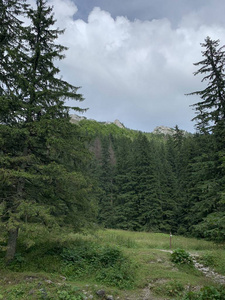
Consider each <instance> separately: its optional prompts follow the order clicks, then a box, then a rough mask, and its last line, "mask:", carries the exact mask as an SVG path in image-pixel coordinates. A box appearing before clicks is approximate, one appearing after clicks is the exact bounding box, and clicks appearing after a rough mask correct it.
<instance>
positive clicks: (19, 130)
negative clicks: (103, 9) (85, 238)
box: [0, 0, 93, 261]
mask: <svg viewBox="0 0 225 300" xmlns="http://www.w3.org/2000/svg"><path fill="white" fill-rule="evenodd" d="M11 3H12V6H11V7H10V9H11V8H12V16H15V14H16V12H18V11H17V6H16V5H17V4H16V1H14V2H11ZM17 3H18V2H17ZM36 5H37V7H36V9H32V8H30V7H27V6H24V9H25V10H24V11H23V12H24V13H26V14H27V16H28V17H29V19H30V21H31V25H30V26H28V27H25V26H23V27H20V31H19V33H20V35H19V37H18V38H17V39H16V37H15V36H16V34H14V35H11V38H12V42H11V44H12V45H14V44H15V45H16V49H23V51H19V52H18V53H17V54H15V53H16V52H15V51H14V49H13V46H11V44H8V46H7V47H8V49H9V52H10V51H11V49H12V53H13V58H10V61H11V62H12V64H13V65H15V68H11V71H10V70H9V69H8V68H6V64H5V62H6V58H5V59H4V60H3V62H2V64H1V68H2V69H3V73H2V74H3V78H2V79H1V87H2V95H1V104H2V106H1V111H0V124H1V125H0V129H1V130H0V133H1V136H0V143H1V146H2V147H1V148H2V151H1V153H0V159H1V173H0V176H1V178H2V182H4V184H2V185H1V189H2V193H1V196H0V197H1V198H0V199H1V210H2V218H1V221H2V222H3V223H4V224H5V228H6V229H7V232H8V237H9V238H8V250H7V254H6V260H7V261H10V260H12V259H13V257H14V255H15V251H16V241H17V236H18V230H19V228H21V226H22V224H24V223H26V222H31V223H32V222H33V223H36V222H42V223H44V224H46V225H48V224H49V226H52V225H51V224H53V223H54V224H59V225H60V226H64V225H68V226H73V228H74V229H79V228H80V227H81V226H83V225H84V223H85V222H86V220H87V218H86V217H85V216H89V217H90V220H91V216H92V208H93V205H92V203H93V202H92V198H91V193H90V186H91V184H90V182H89V179H88V177H87V176H86V175H85V174H84V172H83V171H82V169H83V167H84V161H85V160H86V158H87V156H88V154H85V153H87V151H86V150H85V148H84V143H81V139H82V137H81V136H80V133H79V130H78V129H77V127H76V125H73V124H70V117H69V109H70V108H69V107H67V106H66V105H65V100H66V99H67V98H70V99H74V100H76V101H82V100H83V98H82V95H81V94H78V93H77V89H78V88H77V87H74V86H73V85H71V84H69V83H67V82H66V81H64V80H62V79H61V78H60V77H59V76H58V73H59V71H60V70H59V69H58V68H57V67H56V66H55V64H54V63H55V60H57V59H58V60H61V59H63V58H64V55H63V52H64V51H65V50H66V48H65V47H64V46H61V45H57V44H56V43H55V41H56V39H57V37H58V35H59V34H62V33H63V31H60V30H58V29H54V27H53V26H54V24H55V20H54V18H53V13H52V8H51V7H48V6H47V2H46V1H44V0H37V1H36ZM21 7H22V6H21ZM4 9H7V7H6V3H4ZM6 17H7V14H5V15H3V21H5V22H8V21H7V19H6ZM11 22H12V24H11V25H12V26H11V27H12V28H13V27H14V26H15V27H16V26H17V25H18V24H20V25H21V23H20V22H19V23H17V19H15V18H13V17H12V18H11ZM2 53H5V51H4V50H3V51H2ZM10 53H11V52H10ZM8 75H9V76H8ZM7 78H9V80H10V82H13V85H12V86H11V89H10V90H9V89H8V86H9V85H10V82H8V81H7V80H8V79H7ZM73 109H74V110H78V111H80V108H79V107H73ZM82 152H83V153H82Z"/></svg>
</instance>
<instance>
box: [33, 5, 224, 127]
mask: <svg viewBox="0 0 225 300" xmlns="http://www.w3.org/2000/svg"><path fill="white" fill-rule="evenodd" d="M30 1H33V0H30ZM49 4H50V5H53V6H54V13H55V18H56V19H57V26H59V27H60V28H65V29H66V30H65V33H64V35H62V36H61V37H60V43H61V44H63V45H65V46H68V47H69V50H68V51H67V52H66V59H64V60H63V61H62V62H60V64H59V66H60V69H61V71H62V72H61V73H62V76H63V78H64V79H65V80H67V81H69V82H70V83H72V84H74V85H75V86H81V88H80V90H79V92H80V93H82V94H83V96H84V98H85V101H84V102H83V103H82V104H81V106H82V107H88V108H89V109H88V111H87V112H86V113H85V114H84V116H85V117H87V118H93V119H95V120H97V121H114V120H115V119H119V120H120V121H121V122H122V123H123V124H124V125H125V126H126V127H128V128H131V129H137V130H142V131H147V132H151V131H153V129H154V128H155V127H156V126H159V125H164V126H168V127H174V126H175V125H178V126H179V127H180V129H184V130H187V131H191V132H194V122H192V121H191V119H192V118H193V117H194V111H193V110H192V108H191V107H190V105H191V104H192V103H195V102H197V101H198V98H196V97H193V96H185V94H186V93H189V92H193V91H196V90H199V89H203V88H204V86H203V84H202V83H201V78H200V77H199V76H194V75H193V72H194V71H196V67H195V66H193V63H194V62H198V61H200V60H201V59H202V56H201V51H202V50H203V48H201V46H200V43H203V42H204V39H205V38H206V37H207V36H210V37H211V38H212V39H220V41H221V45H223V44H225V18H224V15H225V1H224V0H50V1H49ZM57 64H58V63H57Z"/></svg>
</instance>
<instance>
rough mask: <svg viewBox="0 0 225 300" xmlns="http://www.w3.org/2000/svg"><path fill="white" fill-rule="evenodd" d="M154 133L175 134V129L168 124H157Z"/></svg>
mask: <svg viewBox="0 0 225 300" xmlns="http://www.w3.org/2000/svg"><path fill="white" fill-rule="evenodd" d="M153 133H154V134H164V135H174V133H175V129H173V128H170V127H166V126H157V127H156V128H155V129H154V130H153Z"/></svg>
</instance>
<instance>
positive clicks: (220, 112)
mask: <svg viewBox="0 0 225 300" xmlns="http://www.w3.org/2000/svg"><path fill="white" fill-rule="evenodd" d="M201 46H202V47H204V48H205V50H204V51H202V56H203V57H204V59H203V60H202V61H200V62H197V63H195V64H194V65H195V66H200V68H199V69H198V71H196V72H195V73H194V75H198V74H203V75H204V77H203V79H202V82H204V81H206V82H208V84H207V87H206V88H205V89H204V90H202V91H196V92H193V93H190V94H189V95H198V96H200V98H201V99H202V101H200V102H198V103H196V104H194V105H193V107H194V108H195V111H196V114H197V115H196V117H195V118H194V119H193V120H196V121H197V129H198V130H199V131H200V132H203V133H206V132H215V131H216V130H218V128H219V130H220V132H221V130H222V132H223V133H224V122H225V74H224V64H225V51H224V47H225V46H222V47H220V48H218V47H219V40H212V39H211V38H210V37H207V38H206V39H205V43H202V44H201Z"/></svg>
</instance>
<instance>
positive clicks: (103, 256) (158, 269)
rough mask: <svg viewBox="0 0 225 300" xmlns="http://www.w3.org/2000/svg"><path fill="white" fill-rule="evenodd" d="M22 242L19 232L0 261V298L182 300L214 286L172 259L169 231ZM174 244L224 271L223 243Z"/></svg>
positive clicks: (180, 241)
mask: <svg viewBox="0 0 225 300" xmlns="http://www.w3.org/2000/svg"><path fill="white" fill-rule="evenodd" d="M39 236H41V235H39ZM24 240H26V239H25V237H24V236H23V235H21V236H20V241H19V247H18V254H17V256H16V258H15V260H14V262H13V263H12V264H11V265H10V266H7V267H6V266H4V263H3V259H1V260H0V267H1V273H0V299H7V300H8V299H9V300H14V299H67V300H81V299H85V297H88V296H93V298H92V299H100V298H99V297H98V296H97V295H96V291H97V290H98V289H102V288H103V289H104V290H106V293H107V294H111V295H114V298H115V297H120V299H126V298H129V299H131V300H138V299H143V298H144V297H147V296H146V295H144V293H150V294H151V298H149V299H158V298H159V299H160V297H162V299H182V297H183V296H182V295H184V294H185V293H187V291H189V292H191V291H193V290H199V289H200V288H201V287H204V286H214V287H215V288H217V286H216V285H215V283H214V282H213V281H212V280H211V279H209V278H206V277H204V276H203V275H202V274H201V273H200V272H199V271H197V270H196V269H194V268H193V267H192V266H188V265H176V264H174V263H172V261H171V254H170V252H169V250H170V236H169V234H161V233H144V232H141V233H138V232H129V231H122V230H100V231H98V232H95V233H94V234H91V235H81V234H69V235H66V234H64V235H63V236H62V235H58V236H57V237H55V236H54V239H53V238H51V237H50V236H46V239H45V240H44V238H42V239H41V238H40V237H39V239H37V240H36V242H35V244H33V245H32V246H30V247H27V248H26V247H25V245H24ZM178 248H181V249H184V250H186V251H187V252H190V253H195V254H198V255H199V260H200V261H201V262H202V263H204V264H205V265H208V266H210V267H212V268H214V269H215V270H216V271H217V272H219V273H221V274H224V275H225V251H224V249H225V247H224V245H215V244H214V243H211V242H207V241H203V240H197V239H189V238H185V237H180V236H173V237H172V249H178ZM162 250H164V251H162ZM2 255H3V253H2ZM85 295H86V296H85ZM146 299H147V298H146ZM187 299H189V298H187ZM193 299H194V298H193ZM209 299H210V298H209ZM218 299H220V298H218ZM221 299H222V298H221Z"/></svg>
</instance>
